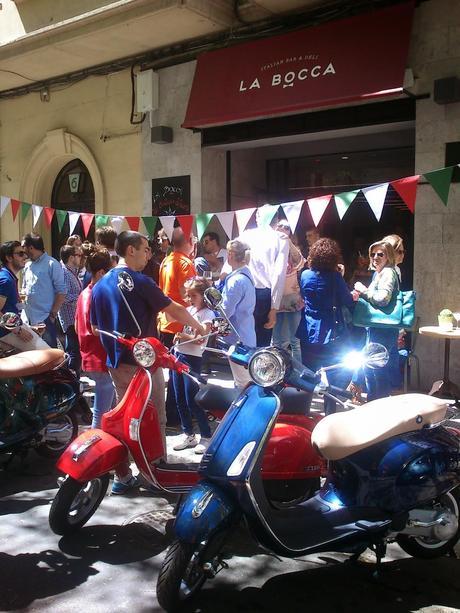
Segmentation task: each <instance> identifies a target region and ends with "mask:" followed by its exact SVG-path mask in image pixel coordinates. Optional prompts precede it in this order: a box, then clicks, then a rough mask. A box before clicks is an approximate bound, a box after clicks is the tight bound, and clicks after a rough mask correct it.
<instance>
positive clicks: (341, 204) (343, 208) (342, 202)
mask: <svg viewBox="0 0 460 613" xmlns="http://www.w3.org/2000/svg"><path fill="white" fill-rule="evenodd" d="M359 192H360V190H359V189H355V190H353V191H352V192H342V193H341V194H335V196H334V200H335V207H336V209H337V213H338V215H339V219H340V220H342V219H343V216H344V215H345V213H346V212H347V211H348V209H349V208H350V206H351V204H352V202H353V201H354V199H355V198H356V196H357V195H358V194H359Z"/></svg>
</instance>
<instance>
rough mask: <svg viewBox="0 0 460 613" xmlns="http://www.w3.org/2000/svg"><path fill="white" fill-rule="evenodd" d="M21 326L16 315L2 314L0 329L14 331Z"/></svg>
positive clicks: (19, 318)
mask: <svg viewBox="0 0 460 613" xmlns="http://www.w3.org/2000/svg"><path fill="white" fill-rule="evenodd" d="M21 325H22V320H21V317H20V316H19V315H18V314H17V313H4V314H3V315H2V316H1V317H0V327H1V328H5V330H14V329H15V328H19V327H20V326H21Z"/></svg>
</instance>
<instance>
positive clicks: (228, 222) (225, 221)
mask: <svg viewBox="0 0 460 613" xmlns="http://www.w3.org/2000/svg"><path fill="white" fill-rule="evenodd" d="M215 215H216V217H217V219H218V220H219V222H220V225H221V226H222V228H223V229H224V232H225V234H226V235H227V236H228V238H229V240H231V239H232V236H233V220H234V218H235V211H225V212H223V213H216V214H215Z"/></svg>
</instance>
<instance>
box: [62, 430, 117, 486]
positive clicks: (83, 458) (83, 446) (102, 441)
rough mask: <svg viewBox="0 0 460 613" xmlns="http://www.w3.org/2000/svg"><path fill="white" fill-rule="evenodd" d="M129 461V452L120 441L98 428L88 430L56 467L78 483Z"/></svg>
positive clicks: (71, 446) (65, 452)
mask: <svg viewBox="0 0 460 613" xmlns="http://www.w3.org/2000/svg"><path fill="white" fill-rule="evenodd" d="M127 461H128V450H127V448H126V447H125V446H124V445H123V444H122V443H120V441H119V440H118V439H116V438H115V437H113V436H112V435H111V434H107V432H104V431H103V430H99V429H98V428H94V429H93V428H91V429H90V430H86V431H85V432H83V433H82V434H80V436H78V437H77V438H76V439H75V440H74V441H73V442H72V443H71V444H70V445H69V446H68V447H67V449H66V450H65V451H64V453H63V454H62V455H61V457H60V458H59V460H58V462H57V464H56V466H57V468H58V470H60V471H62V472H63V473H65V474H67V475H70V476H71V477H73V478H74V479H76V480H77V481H82V482H83V481H89V480H90V479H94V478H96V477H99V476H101V475H104V474H106V473H107V472H109V471H110V470H113V469H114V468H115V467H116V466H118V465H119V464H121V463H123V462H127Z"/></svg>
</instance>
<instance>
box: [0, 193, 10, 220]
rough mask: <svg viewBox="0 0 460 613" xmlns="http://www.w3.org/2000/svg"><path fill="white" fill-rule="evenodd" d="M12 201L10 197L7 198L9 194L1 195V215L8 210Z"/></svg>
mask: <svg viewBox="0 0 460 613" xmlns="http://www.w3.org/2000/svg"><path fill="white" fill-rule="evenodd" d="M10 201H11V200H10V198H7V196H1V197H0V217H1V216H2V215H3V213H4V212H5V211H6V207H7V206H8V205H9V203H10Z"/></svg>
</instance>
